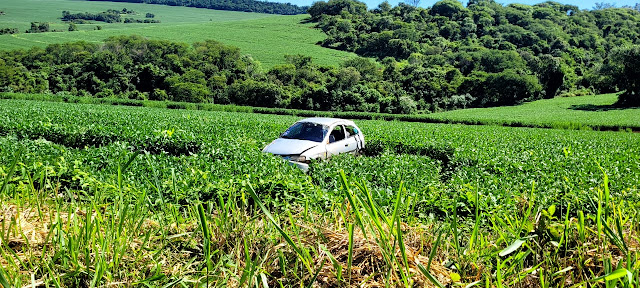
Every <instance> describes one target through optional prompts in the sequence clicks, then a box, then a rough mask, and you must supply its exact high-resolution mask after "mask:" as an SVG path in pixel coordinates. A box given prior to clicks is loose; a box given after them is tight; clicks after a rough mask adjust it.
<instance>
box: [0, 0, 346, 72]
mask: <svg viewBox="0 0 640 288" xmlns="http://www.w3.org/2000/svg"><path fill="white" fill-rule="evenodd" d="M122 8H127V9H129V10H134V11H136V12H137V13H138V14H137V15H134V16H131V17H132V18H137V19H144V15H145V13H153V14H155V18H154V19H156V20H160V21H161V23H147V24H142V23H140V24H137V23H129V24H125V23H104V22H98V21H93V23H92V24H78V25H77V26H78V28H79V30H80V31H73V32H69V31H67V27H68V24H66V23H64V22H62V21H61V20H60V17H61V16H62V11H64V10H67V11H70V12H71V13H80V12H90V13H98V12H102V11H105V10H107V9H117V10H122ZM0 10H4V11H5V13H6V15H3V16H0V28H18V29H19V30H20V31H21V32H24V31H25V30H27V29H29V26H30V22H50V23H51V29H55V30H61V31H64V32H47V33H34V34H25V33H20V34H14V35H0V49H20V48H29V47H33V46H38V47H45V46H46V45H47V44H52V43H63V42H73V41H88V42H101V41H103V40H104V39H105V38H107V37H110V36H117V35H134V34H135V35H141V36H144V37H148V38H150V39H165V40H171V41H177V42H186V43H193V42H198V41H204V40H207V39H213V40H217V41H220V42H223V43H225V44H228V45H233V46H236V47H239V48H240V49H241V50H242V53H243V54H250V55H251V56H253V57H254V59H257V60H258V61H260V62H262V64H263V65H264V66H265V67H271V66H273V65H276V64H279V63H284V55H287V54H289V55H293V54H304V55H308V56H312V57H313V59H314V62H315V63H318V64H322V65H335V64H337V63H339V62H341V61H342V60H345V59H348V58H350V57H353V56H354V54H352V53H348V52H344V51H337V50H332V49H327V48H323V47H320V46H319V45H316V43H317V42H318V41H321V40H322V39H324V38H325V37H326V36H325V35H324V33H322V31H320V30H316V29H312V28H311V26H312V24H300V23H301V21H303V20H304V19H305V18H307V17H308V16H307V15H296V16H274V15H269V14H259V13H244V12H233V11H217V10H210V9H198V8H188V7H171V6H164V5H151V4H133V3H114V2H98V1H79V0H26V1H19V0H7V1H3V2H2V4H0ZM126 17H130V16H126ZM96 26H101V27H102V30H95V29H96Z"/></svg>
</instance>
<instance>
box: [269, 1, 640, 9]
mask: <svg viewBox="0 0 640 288" xmlns="http://www.w3.org/2000/svg"><path fill="white" fill-rule="evenodd" d="M271 1H274V0H271ZM275 1H276V2H289V3H291V4H296V5H311V4H312V3H313V2H315V1H314V0H275ZM325 1H328V0H325ZM360 1H362V2H364V3H366V4H367V6H368V7H369V9H373V8H375V7H377V6H378V4H380V3H382V2H383V0H360ZM458 1H460V0H458ZM400 2H403V1H402V0H389V3H390V4H391V5H396V4H398V3H400ZM436 2H437V0H422V1H421V2H420V6H421V7H425V8H426V7H430V6H432V5H433V3H436ZM460 2H462V4H464V5H465V6H466V5H467V0H462V1H460ZM496 2H498V3H501V4H511V3H521V4H528V5H533V4H537V3H542V2H546V0H517V1H512V0H496ZM555 2H559V3H562V4H571V5H576V6H578V7H579V8H580V9H591V8H593V6H595V4H596V2H598V3H602V2H604V3H611V4H615V5H616V7H620V6H624V5H630V6H634V5H635V3H640V0H555Z"/></svg>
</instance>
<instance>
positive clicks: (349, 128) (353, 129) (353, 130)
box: [344, 126, 358, 138]
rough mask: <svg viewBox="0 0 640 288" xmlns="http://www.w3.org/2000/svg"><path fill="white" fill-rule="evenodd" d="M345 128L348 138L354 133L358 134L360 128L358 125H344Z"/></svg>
mask: <svg viewBox="0 0 640 288" xmlns="http://www.w3.org/2000/svg"><path fill="white" fill-rule="evenodd" d="M344 129H345V130H346V135H345V137H346V138H349V137H351V136H353V135H356V134H358V130H357V129H356V127H353V126H344Z"/></svg>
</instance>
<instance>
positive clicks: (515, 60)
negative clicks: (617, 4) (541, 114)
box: [308, 0, 640, 109]
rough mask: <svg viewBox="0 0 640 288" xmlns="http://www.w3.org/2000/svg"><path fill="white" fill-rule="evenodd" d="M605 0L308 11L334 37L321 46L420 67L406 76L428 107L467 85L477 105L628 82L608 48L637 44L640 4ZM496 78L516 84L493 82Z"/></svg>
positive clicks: (335, 1)
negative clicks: (621, 79)
mask: <svg viewBox="0 0 640 288" xmlns="http://www.w3.org/2000/svg"><path fill="white" fill-rule="evenodd" d="M600 6H602V7H600V9H595V10H590V11H588V10H580V9H578V7H577V6H574V5H563V4H560V3H556V2H545V3H540V4H536V5H532V6H531V5H523V4H509V5H506V6H505V5H502V4H498V3H496V2H495V1H493V0H469V2H468V3H467V5H466V6H464V5H462V4H461V3H460V2H458V1H456V0H442V1H439V2H436V3H435V4H434V5H433V6H431V7H429V8H420V7H415V6H413V5H408V4H405V3H401V4H399V5H397V6H395V7H392V6H391V5H390V4H389V3H388V2H383V3H382V4H380V5H379V6H378V7H376V8H375V9H371V10H369V9H368V7H367V6H366V4H364V3H362V2H359V1H355V0H329V1H328V2H324V1H319V2H315V3H314V4H313V5H312V6H311V7H310V8H309V10H308V12H309V14H310V15H311V20H312V21H315V22H317V27H318V28H320V29H322V30H323V31H324V32H325V33H326V35H327V38H326V39H325V40H324V41H323V42H322V45H323V46H325V47H330V48H334V49H340V50H346V51H352V52H355V53H357V54H359V55H362V56H366V57H373V58H376V59H378V60H380V61H381V62H382V63H383V64H384V63H393V62H397V64H396V65H398V66H399V67H401V69H404V70H407V69H409V70H413V71H414V72H411V73H409V74H410V75H412V76H413V77H412V76H409V78H404V79H399V80H400V81H409V82H412V83H415V82H427V83H425V85H422V86H419V87H414V88H416V89H413V88H411V87H409V92H410V94H412V96H414V98H413V100H414V101H416V102H418V105H419V106H421V107H420V108H423V109H424V108H428V107H426V106H424V105H421V104H420V103H427V106H428V103H433V102H447V101H451V100H447V99H454V98H456V99H457V98H459V96H456V95H464V94H465V93H469V95H471V96H472V97H474V98H475V100H473V101H471V102H472V103H471V105H472V106H494V105H505V104H515V103H518V102H520V101H525V100H532V99H537V98H551V97H554V96H556V95H561V94H562V95H580V94H585V93H606V92H615V91H618V90H624V89H625V88H624V87H622V86H620V85H619V83H618V81H617V80H616V79H615V78H613V77H611V75H613V74H612V73H611V72H612V71H609V70H611V69H612V68H611V67H610V65H609V62H608V61H609V60H610V59H609V58H608V56H609V55H610V52H611V51H613V50H615V49H617V48H618V47H626V46H630V45H634V44H635V45H637V44H640V25H639V23H640V12H639V11H637V10H635V9H634V8H633V7H623V8H614V7H610V6H606V7H605V6H603V5H600ZM636 7H637V5H636ZM425 78H426V79H427V80H425ZM434 79H439V81H440V83H441V84H442V85H438V84H436V83H433V82H434V81H435V80H434ZM469 79H474V81H469ZM497 79H500V80H497ZM496 81H499V82H504V81H506V82H509V83H512V85H511V86H509V87H510V88H509V89H508V91H501V90H496V87H497V86H496V85H494V84H493V83H495V82H496ZM428 82H431V83H428ZM405 86H406V85H405ZM413 86H415V84H413ZM507 94H509V95H507ZM480 95H485V96H484V97H479V96H480Z"/></svg>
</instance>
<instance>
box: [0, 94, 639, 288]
mask: <svg viewBox="0 0 640 288" xmlns="http://www.w3.org/2000/svg"><path fill="white" fill-rule="evenodd" d="M0 109H1V110H2V111H3V114H2V115H0V135H1V137H0V155H1V157H0V179H2V180H3V183H4V184H3V186H2V191H0V199H2V201H1V202H2V203H4V204H3V206H2V207H0V209H2V210H1V211H0V212H1V213H2V214H0V215H3V216H2V217H4V218H3V219H5V220H6V219H13V220H10V221H9V220H6V221H3V226H2V227H3V228H2V229H3V230H2V231H0V232H2V233H0V235H2V238H0V240H1V241H2V243H3V244H2V245H3V246H2V250H1V251H2V253H1V255H0V256H1V258H0V262H2V263H3V267H4V268H3V270H1V271H0V272H1V273H0V276H3V277H4V278H2V277H0V281H2V280H3V279H4V280H5V281H11V283H10V284H11V285H13V286H24V285H28V284H30V283H32V282H47V283H50V284H52V283H55V282H56V281H59V283H58V284H60V285H62V286H78V285H104V284H112V283H116V284H115V285H118V284H117V283H120V284H119V285H125V284H126V283H129V284H133V283H139V284H141V283H147V284H149V285H154V286H155V285H161V284H171V283H173V284H171V285H177V284H178V283H182V284H184V285H193V284H195V283H201V284H205V283H209V284H212V285H217V286H220V285H232V286H238V285H249V284H250V283H253V284H252V285H255V284H256V283H258V282H264V283H267V284H268V285H269V286H277V285H279V283H280V284H282V285H284V286H298V285H299V283H300V282H302V283H304V284H305V285H306V284H309V283H310V282H316V283H317V284H318V285H326V286H331V285H345V284H347V283H349V284H353V285H356V284H357V283H369V284H372V285H373V284H375V283H390V282H392V283H397V284H399V285H405V284H407V285H409V283H415V284H416V285H419V283H423V284H429V285H432V284H433V283H436V280H437V281H439V282H441V283H445V284H446V283H452V282H460V283H466V284H469V283H471V282H474V281H481V282H479V283H483V284H482V285H484V282H485V281H486V283H487V284H486V285H489V286H491V285H496V286H498V285H507V286H512V287H514V286H520V287H529V286H531V285H532V283H534V284H536V285H540V286H545V283H546V285H550V286H558V285H560V284H559V283H573V284H576V283H580V282H581V281H586V280H590V279H593V278H596V277H597V276H602V275H605V274H608V273H612V272H613V271H614V270H616V269H618V268H621V269H627V270H628V271H629V273H631V275H632V279H633V281H636V279H637V277H638V276H637V273H638V272H637V270H636V269H637V268H636V264H635V262H633V260H632V259H635V258H634V257H636V256H634V255H636V254H635V253H637V252H634V251H635V250H633V249H635V248H633V247H635V244H634V243H637V242H635V240H634V239H635V238H636V237H637V236H636V235H637V230H636V229H638V228H637V227H638V226H637V223H638V222H637V221H638V220H637V219H638V218H637V217H639V216H640V214H638V210H637V206H636V204H635V203H637V201H638V199H637V197H638V196H637V193H638V187H637V185H638V183H640V154H639V153H638V149H637V147H638V143H640V135H638V134H637V133H622V132H598V131H566V130H553V129H531V128H513V127H498V126H465V125H445V124H426V123H405V122H396V121H393V122H387V121H379V120H366V121H365V120H362V121H358V125H359V126H360V127H361V128H362V129H363V131H364V133H365V135H366V137H367V138H366V140H367V146H368V148H367V150H366V151H365V153H364V155H363V156H359V157H353V156H350V155H345V156H340V157H336V158H335V159H332V160H331V161H327V162H317V163H313V164H312V167H311V171H310V172H309V173H308V174H305V173H302V172H301V171H299V170H297V169H295V168H294V167H292V166H289V165H286V164H285V163H283V161H281V160H280V159H278V158H277V157H274V156H271V155H265V154H263V153H261V152H260V150H261V149H262V147H264V145H265V144H267V143H268V142H269V141H271V140H272V139H274V138H276V137H277V136H278V135H279V133H280V132H282V131H283V130H284V129H286V127H288V126H289V125H290V124H291V123H292V122H294V121H296V120H297V119H299V118H297V117H294V116H279V115H261V114H247V113H232V112H209V111H191V110H169V109H154V108H141V107H115V106H104V105H90V104H82V105H81V104H66V103H51V102H39V101H22V100H0ZM14 160H16V162H14ZM340 170H343V171H345V172H344V176H343V177H342V176H340V175H341V174H340V172H339V171H340ZM345 186H346V187H350V188H349V189H345ZM272 214H273V215H272ZM404 226H406V227H405V228H401V229H400V227H404ZM438 231H441V232H443V234H440V236H438V235H439V233H440V232H438ZM440 238H441V239H440ZM398 241H399V243H400V244H399V246H396V245H398ZM367 243H368V244H367ZM347 244H348V245H347ZM510 244H512V245H510ZM516 244H517V245H516ZM371 245H373V246H371ZM366 247H369V248H366ZM370 247H376V248H375V249H374V248H370ZM396 247H400V249H399V250H398V251H396ZM507 247H509V248H507ZM592 248H594V249H596V250H597V251H598V253H596V254H593V253H591V252H589V253H588V252H587V251H590V249H592ZM431 251H433V253H431ZM567 252H570V253H567ZM567 254H569V256H567ZM90 255H97V256H96V257H91V256H90ZM376 255H377V256H376ZM625 257H628V258H625ZM366 259H370V261H369V260H366ZM625 259H626V260H625ZM630 259H631V260H630ZM496 260H497V261H498V262H497V263H496ZM111 263H113V264H111ZM605 263H609V264H605ZM580 265H582V266H580ZM531 267H533V268H531ZM567 267H572V268H571V269H575V270H573V271H572V272H571V273H565V272H561V273H558V271H561V270H563V269H567ZM622 267H626V268H622ZM127 271H131V272H127ZM533 271H536V273H533ZM616 271H617V270H616ZM620 271H622V270H620ZM620 271H618V273H619V272H620ZM125 272H126V273H125ZM454 272H455V273H454ZM30 273H32V274H30ZM31 275H33V276H31ZM314 275H316V277H314ZM540 275H544V278H543V277H539V276H540ZM594 281H599V280H594ZM616 281H619V279H618V278H616V279H613V280H610V282H612V283H615V282H616ZM401 283H405V284H401Z"/></svg>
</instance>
